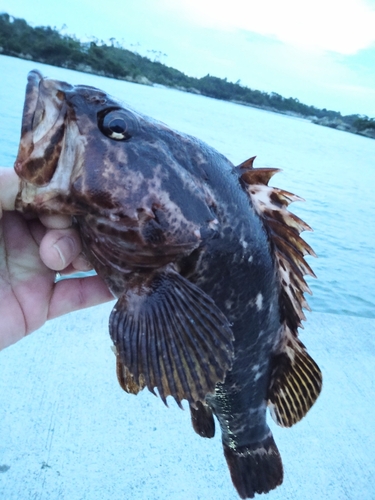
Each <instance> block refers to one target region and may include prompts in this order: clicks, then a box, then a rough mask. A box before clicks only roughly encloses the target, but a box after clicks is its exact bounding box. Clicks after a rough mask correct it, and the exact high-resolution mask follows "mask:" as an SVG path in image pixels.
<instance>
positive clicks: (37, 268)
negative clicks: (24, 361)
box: [0, 167, 113, 350]
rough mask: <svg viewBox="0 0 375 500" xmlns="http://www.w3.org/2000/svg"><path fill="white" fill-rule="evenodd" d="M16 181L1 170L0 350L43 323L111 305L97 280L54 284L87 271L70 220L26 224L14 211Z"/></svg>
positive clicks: (52, 218)
mask: <svg viewBox="0 0 375 500" xmlns="http://www.w3.org/2000/svg"><path fill="white" fill-rule="evenodd" d="M18 187H19V179H18V177H17V175H16V173H15V172H14V171H13V169H10V168H2V167H0V350H1V349H4V348H5V347H7V346H9V345H11V344H13V343H15V342H17V341H18V340H20V339H21V338H23V337H24V336H26V335H27V334H29V333H31V332H32V331H34V330H37V329H38V328H40V327H41V326H42V325H43V324H44V323H45V322H46V321H47V320H49V319H53V318H56V317H57V316H60V315H62V314H66V313H68V312H71V311H74V310H77V309H83V308H85V307H90V306H94V305H97V304H101V303H103V302H107V301H109V300H112V299H113V296H112V294H111V293H110V291H109V290H108V287H107V286H106V285H105V283H104V282H103V280H101V278H99V276H89V277H84V278H74V279H66V280H62V281H59V282H57V283H55V277H56V272H60V273H61V274H69V273H71V272H74V271H87V270H89V269H90V268H91V267H90V265H89V264H88V262H87V261H86V260H85V258H84V257H83V256H82V254H81V250H82V247H81V240H80V237H79V234H78V232H77V231H76V230H75V229H74V228H72V227H71V218H70V217H66V216H46V217H42V218H41V219H40V220H39V219H32V220H27V219H26V218H25V217H23V215H22V214H19V213H17V212H15V211H14V204H15V199H16V196H17V192H18Z"/></svg>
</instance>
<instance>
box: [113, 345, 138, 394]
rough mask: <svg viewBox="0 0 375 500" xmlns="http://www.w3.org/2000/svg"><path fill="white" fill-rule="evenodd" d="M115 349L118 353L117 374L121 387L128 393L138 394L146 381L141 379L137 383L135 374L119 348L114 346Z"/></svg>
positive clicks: (116, 353)
mask: <svg viewBox="0 0 375 500" xmlns="http://www.w3.org/2000/svg"><path fill="white" fill-rule="evenodd" d="M113 350H114V353H115V355H116V375H117V380H118V383H119V384H120V387H121V388H122V389H123V390H124V391H125V392H127V393H128V394H135V395H136V394H138V393H139V392H140V391H141V390H142V389H144V387H145V383H144V381H143V380H140V383H139V384H136V383H135V380H134V377H133V375H132V374H131V373H130V372H129V370H128V369H127V368H126V366H125V365H124V363H123V362H122V360H121V358H120V355H119V353H118V352H117V349H116V348H115V347H114V349H113Z"/></svg>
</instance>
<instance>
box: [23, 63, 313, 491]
mask: <svg viewBox="0 0 375 500" xmlns="http://www.w3.org/2000/svg"><path fill="white" fill-rule="evenodd" d="M240 167H241V168H242V169H245V170H246V169H248V168H249V169H252V162H251V165H247V164H246V165H245V164H243V165H242V166H240ZM240 167H238V168H236V167H234V166H233V164H232V163H230V161H229V160H227V159H226V158H225V157H224V156H223V155H221V154H220V153H218V152H217V151H215V150H214V149H212V148H211V147H209V146H207V145H206V144H204V143H202V142H201V141H199V140H198V139H195V138H193V137H190V136H188V135H185V134H182V133H178V132H176V131H173V130H171V129H169V128H168V127H167V126H166V125H164V124H162V123H160V122H157V121H155V120H153V119H151V118H149V117H145V116H143V115H141V114H139V113H136V112H134V111H132V110H131V109H129V108H128V107H124V106H123V105H122V104H121V103H119V102H118V101H116V100H115V99H113V98H111V97H110V96H108V95H107V94H105V93H104V92H102V91H100V90H97V89H94V88H92V87H88V86H71V85H69V84H67V83H65V82H59V81H55V80H49V79H44V78H43V77H42V75H41V74H40V73H39V72H37V71H33V72H31V73H30V74H29V83H28V86H27V91H26V101H25V108H24V115H23V123H22V134H21V142H20V148H19V154H18V157H17V160H16V163H15V170H16V172H17V173H18V175H19V176H20V177H21V179H22V183H21V190H20V193H19V196H18V201H17V207H18V209H19V210H22V211H24V212H27V211H30V212H33V213H36V214H38V215H41V214H56V213H57V214H69V215H72V216H73V217H74V220H75V221H76V223H77V226H78V228H79V230H80V233H81V236H82V240H83V244H84V248H85V253H86V255H87V257H88V259H89V260H90V261H91V263H92V264H93V266H94V267H95V269H96V271H97V273H98V274H99V275H100V276H102V278H103V279H104V280H105V281H106V282H107V284H108V286H109V287H110V289H111V290H112V292H113V293H114V295H115V296H116V297H118V299H119V300H118V303H117V305H116V307H115V309H114V311H113V312H112V315H111V320H110V333H111V337H112V339H113V341H114V343H115V346H116V349H115V352H116V360H117V374H118V378H119V382H120V385H121V386H122V387H123V388H124V390H126V391H127V392H131V393H134V394H135V393H137V392H139V390H141V389H142V388H143V387H145V386H147V387H148V388H149V389H150V390H151V391H154V388H155V387H157V388H158V390H159V394H160V396H161V397H162V399H163V400H164V401H166V397H167V396H168V395H169V394H171V395H173V396H174V398H175V399H176V401H177V403H178V404H181V400H182V399H188V401H189V403H190V407H191V413H192V423H193V426H194V429H195V430H196V432H198V433H199V434H200V435H201V436H204V437H212V436H213V434H214V421H213V417H212V413H214V414H215V415H216V417H217V419H218V421H219V424H220V427H221V431H222V440H223V446H224V453H225V457H226V459H227V462H228V466H229V469H230V472H231V476H232V480H233V483H234V485H235V487H236V488H237V491H238V493H239V495H240V496H241V498H252V497H253V496H254V494H255V493H265V492H268V491H269V490H271V489H273V488H275V487H276V486H278V485H279V484H281V482H282V477H283V469H282V463H281V458H280V455H279V452H278V450H277V447H276V445H275V443H274V440H273V437H272V434H271V432H270V429H269V427H268V426H267V422H266V409H267V405H270V407H271V410H272V411H273V415H276V417H274V418H275V419H276V420H277V421H278V423H279V424H280V425H286V426H287V425H292V423H294V421H297V420H298V419H300V418H302V416H303V415H304V414H305V413H306V411H307V410H308V409H309V407H310V406H311V404H312V403H313V402H314V401H315V399H316V397H317V394H318V393H319V391H320V386H321V379H319V375H316V373H320V372H319V370H318V368H317V367H316V368H315V366H316V365H315V364H314V362H313V361H312V360H311V362H310V365H311V366H313V368H312V369H311V371H312V372H314V373H313V375H311V377H310V375H307V376H306V377H307V382H305V379H304V376H301V377H300V375H298V376H295V378H294V379H293V377H292V378H291V377H290V373H292V374H294V375H295V371H293V370H294V365H293V362H294V355H290V352H294V351H293V349H294V347H293V346H294V342H297V341H296V340H295V338H296V335H297V333H296V331H297V328H298V326H299V325H298V324H295V321H294V323H293V322H292V323H293V324H292V323H291V322H290V321H289V323H288V317H289V316H288V314H289V313H288V312H285V311H287V309H286V308H285V307H284V302H283V300H287V298H286V299H283V297H284V296H285V297H286V294H284V296H283V294H282V290H283V286H287V284H285V285H282V284H281V281H283V282H285V280H284V276H287V271H288V269H286V270H285V271H283V273H284V274H283V275H282V276H283V277H282V279H281V277H280V276H281V274H280V269H278V262H279V260H280V259H279V260H277V258H276V257H275V255H276V254H275V248H276V247H275V245H274V243H273V239H272V238H273V236H272V234H273V233H272V234H271V229H270V228H271V226H269V225H268V224H267V222H266V218H267V217H266V216H267V214H268V215H269V213H273V212H275V214H276V212H277V208H276V209H274V208H273V207H271V209H270V210H269V212H267V211H265V215H264V217H263V208H262V207H263V205H262V203H263V202H262V203H260V204H257V198H254V196H257V195H256V194H254V192H255V191H256V190H255V191H251V192H250V191H249V189H250V188H248V187H247V184H246V182H247V181H248V182H249V183H250V184H249V185H250V187H251V183H252V182H253V181H252V180H250V181H249V180H248V179H249V178H250V177H251V175H252V176H253V177H254V173H253V172H256V170H254V171H252V172H250V174H247V173H246V172H245V174H242V173H241V172H242V170H241V171H240V170H239V168H240ZM259 172H260V173H259V175H258V174H257V175H256V182H257V183H258V181H259V180H260V181H262V179H263V178H264V175H265V174H264V173H262V172H263V171H261V169H259ZM241 175H242V177H241ZM246 175H247V177H246ZM249 175H250V177H249ZM260 181H259V182H260ZM241 183H242V184H241ZM264 184H265V183H264ZM262 189H263V191H265V190H267V189H268V188H262ZM258 191H259V189H258ZM263 191H262V192H263ZM271 194H272V193H271ZM258 198H259V197H258ZM270 198H271V199H272V200H274V199H275V197H274V196H271V197H270ZM276 198H277V196H276ZM253 200H255V204H254V203H253ZM277 200H278V199H276V203H278V201H277ZM266 205H267V203H265V206H266ZM279 205H280V203H279ZM266 208H267V206H266ZM271 216H272V215H271ZM283 217H284V215H283ZM284 218H285V220H286V221H287V220H288V216H285V217H284ZM279 219H280V217H279ZM282 227H284V226H282ZM276 229H277V228H276ZM283 231H284V230H282V232H283ZM288 231H289V233H288V234H291V231H296V234H295V233H294V232H293V238H294V240H296V238H298V233H299V232H300V229H298V231H297V230H295V229H292V230H288ZM284 232H285V231H284ZM287 237H288V235H287V236H286V238H287ZM275 241H276V240H275ZM302 241H303V240H302ZM293 248H294V247H293ZM300 253H301V255H302V254H303V255H304V254H305V253H311V252H300ZM286 254H287V256H286V257H285V259H286V261H287V262H289V261H288V259H289V260H290V261H292V260H293V258H289V257H290V256H289V254H288V249H287V250H286ZM291 255H292V257H293V256H294V253H292V254H291ZM301 259H302V257H301ZM283 265H284V264H283ZM293 265H294V264H293V262H291V264H290V266H291V267H293ZM288 266H289V264H288V265H287V267H288ZM301 273H302V271H301ZM292 274H293V273H292ZM297 274H298V273H297ZM302 274H303V273H302ZM297 278H298V283H302V282H303V283H304V281H303V280H302V278H300V277H299V274H298V276H297ZM297 278H296V279H297ZM301 286H302V285H301ZM306 286H307V285H306ZM303 291H305V290H303ZM293 293H294V292H293ZM289 295H290V293H289ZM302 295H303V293H302V292H301V296H302ZM296 300H297V299H296ZM303 305H304V304H303ZM290 307H291V306H290V305H289V309H290ZM296 307H297V306H296ZM301 307H302V306H301ZM298 310H299V309H298ZM171 325H172V326H171ZM288 328H289V329H288ZM185 330H186V331H185ZM286 331H287V332H291V333H290V338H289V337H288V339H287V335H286V333H285V332H286ZM288 335H289V334H288ZM129 339H130V340H129ZM131 339H133V340H131ZM155 339H156V340H155ZM298 342H299V341H298ZM290 345H292V347H291V348H289V347H290ZM298 345H299V346H302V344H298ZM288 349H289V350H288ZM300 349H301V352H302V354H301V360H302V361H301V363H300V364H298V366H297V371H298V370H300V368H301V366H302V367H304V366H305V364H304V363H305V361H304V360H305V355H306V356H308V355H307V354H306V353H305V351H304V346H302V347H300ZM289 355H290V357H289V358H288V356H289ZM167 358H168V359H167ZM166 359H167V360H166ZM285 359H286V363H284V364H283V365H282V364H281V362H280V363H279V360H284V361H285ZM309 359H311V358H309ZM284 361H283V362H284ZM288 363H289V364H288ZM284 365H285V366H287V367H288V368H287V371H285V370H284V368H283V366H284ZM289 365H290V366H289ZM310 365H309V366H310ZM309 369H310V368H309ZM303 370H304V368H302V371H303ZM314 370H316V373H315V371H314ZM305 371H308V370H305ZM298 373H299V372H298ZM309 373H310V372H309ZM315 376H316V377H317V379H319V380H318V382H317V383H316V391H315V392H316V393H317V394H315V392H314V391H313V392H314V394H313V396H311V401H312V402H310V403H309V404H308V405H306V409H303V410H300V409H299V412H298V411H297V410H296V411H294V410H291V409H290V408H291V406H292V405H293V404H294V396H293V397H292V398H289V399H287V400H286V401H285V400H284V399H283V397H282V396H280V393H281V394H283V393H282V391H280V387H283V384H284V378H285V380H292V381H293V380H295V379H297V378H298V377H299V378H298V380H299V381H300V380H302V382H301V383H300V382H298V383H296V384H295V386H296V387H297V386H308V385H309V383H310V378H314V377H315ZM316 377H315V378H316ZM293 383H294V382H293ZM293 387H294V386H293ZM293 390H294V389H293ZM297 392H298V391H297ZM306 392H311V391H310V389H309V388H307V389H306V387H303V388H302V389H301V400H303V401H304V396H305V393H306ZM297 399H298V398H297ZM296 404H297V403H296ZM298 404H299V403H298ZM298 404H297V406H298ZM293 408H294V407H293ZM292 413H295V414H297V413H298V417H295V416H294V417H293V418H292V416H291V414H292Z"/></svg>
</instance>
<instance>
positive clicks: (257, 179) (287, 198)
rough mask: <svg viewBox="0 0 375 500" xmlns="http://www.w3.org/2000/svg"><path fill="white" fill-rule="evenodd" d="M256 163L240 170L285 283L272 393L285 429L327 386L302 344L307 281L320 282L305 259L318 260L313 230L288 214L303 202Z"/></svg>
mask: <svg viewBox="0 0 375 500" xmlns="http://www.w3.org/2000/svg"><path fill="white" fill-rule="evenodd" d="M253 161H254V158H250V160H247V161H246V162H244V163H242V164H241V165H239V167H237V172H238V173H239V176H240V182H241V185H242V187H243V188H244V189H245V191H246V192H247V193H248V194H249V196H250V198H251V201H252V205H253V207H254V209H255V211H256V212H257V214H258V215H259V217H260V218H261V219H262V221H263V224H264V227H265V229H266V231H267V234H268V237H269V239H270V241H271V244H272V248H273V251H274V257H275V261H276V265H277V274H278V277H279V282H280V295H279V306H280V315H281V322H282V328H281V335H280V344H279V346H278V348H277V350H276V352H275V358H274V367H273V372H272V378H271V384H270V388H269V406H270V410H271V414H272V417H273V418H274V420H275V421H276V423H278V424H279V425H282V426H287V427H288V426H291V425H293V424H294V423H295V422H297V421H298V420H300V419H301V418H302V417H303V416H304V415H306V413H307V412H308V410H309V409H310V408H311V406H312V405H313V404H314V402H315V401H316V399H317V397H318V395H319V393H320V390H321V386H322V375H321V372H320V370H319V368H318V366H317V365H316V363H315V362H314V361H313V359H312V358H311V357H310V356H309V355H308V354H307V352H306V349H305V347H304V346H303V344H302V343H301V342H300V341H299V340H298V328H299V327H302V321H303V320H305V319H306V317H305V315H304V313H303V309H308V310H310V308H309V306H308V304H307V301H306V299H305V297H304V293H305V292H307V293H310V294H311V291H310V289H309V287H308V285H307V283H306V281H305V279H304V276H305V275H310V276H313V277H315V274H314V272H313V271H312V269H311V267H310V266H309V265H308V264H307V262H306V261H305V259H304V257H305V255H312V256H316V255H315V252H314V251H313V249H312V248H311V247H310V245H308V244H307V243H306V242H305V241H304V240H303V239H302V238H301V237H300V233H301V232H302V231H311V230H312V229H311V228H310V227H309V226H308V225H307V224H306V223H305V222H304V221H303V220H301V219H300V218H299V217H297V216H296V215H294V214H292V213H291V212H289V210H288V206H289V205H290V203H292V202H294V201H302V198H300V197H298V196H296V195H294V194H293V193H289V192H288V191H283V190H281V189H277V188H273V187H270V186H268V182H269V180H270V179H271V177H272V176H273V175H274V174H275V173H277V172H279V171H280V170H279V169H275V168H258V169H254V168H253Z"/></svg>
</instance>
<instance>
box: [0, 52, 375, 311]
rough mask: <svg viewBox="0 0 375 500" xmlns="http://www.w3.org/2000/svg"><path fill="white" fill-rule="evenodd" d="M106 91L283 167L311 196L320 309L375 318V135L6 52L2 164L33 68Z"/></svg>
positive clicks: (307, 215)
mask: <svg viewBox="0 0 375 500" xmlns="http://www.w3.org/2000/svg"><path fill="white" fill-rule="evenodd" d="M34 68H38V69H39V70H40V71H41V72H42V73H43V74H44V75H46V76H49V77H51V78H55V79H62V80H66V81H68V82H69V83H72V84H79V83H81V84H87V85H93V86H95V87H99V88H101V89H103V90H105V91H107V92H109V93H110V94H112V95H114V96H117V97H120V98H122V99H123V100H124V101H125V102H127V103H129V104H130V105H131V106H132V107H133V108H135V109H137V110H139V111H141V112H143V113H145V114H148V115H150V116H153V117H154V118H157V119H159V120H161V121H164V122H165V123H167V124H168V125H170V126H171V127H173V128H176V129H178V130H181V131H183V132H187V133H189V134H192V135H195V136H197V137H199V138H200V139H202V140H204V141H206V142H207V143H208V144H210V145H211V146H213V147H215V148H216V149H218V150H219V151H220V152H221V153H223V154H225V155H226V156H227V157H228V158H229V159H230V160H231V161H232V162H233V163H235V164H236V163H241V162H242V161H243V160H245V159H247V158H249V157H250V156H254V155H257V161H256V166H258V167H260V166H265V167H277V168H282V169H283V172H282V173H281V174H278V175H277V176H276V177H274V179H273V182H271V184H273V185H276V186H278V187H281V188H283V189H286V190H289V191H292V192H294V193H296V194H298V195H300V196H302V197H303V198H305V199H306V203H299V204H297V203H295V204H294V205H293V206H292V209H293V211H294V212H295V213H297V214H298V215H299V216H300V217H302V218H303V219H304V220H306V222H307V223H308V224H309V225H310V226H312V227H313V228H314V232H313V233H304V236H305V239H306V240H307V241H308V242H309V244H310V245H312V246H313V248H314V249H315V251H316V253H317V254H318V259H313V258H310V259H309V263H310V265H311V266H312V267H313V269H314V271H315V273H316V274H317V276H318V280H309V284H310V287H311V289H312V291H313V297H310V298H309V303H310V305H311V307H312V309H313V310H315V311H322V312H331V313H337V314H350V315H358V316H367V317H375V252H374V247H375V223H374V216H375V196H374V188H375V140H373V139H367V138H364V137H360V136H355V135H352V134H348V133H345V132H340V131H336V130H332V129H329V128H325V127H320V126H317V125H313V124H311V123H309V122H308V121H305V120H300V119H297V118H292V117H287V116H282V115H277V114H274V113H269V112H267V111H261V110H257V109H252V108H249V107H244V106H239V105H236V104H232V103H228V102H222V101H217V100H214V99H209V98H206V97H201V96H196V95H192V94H186V93H183V92H179V91H175V90H170V89H165V88H156V87H146V86H142V85H135V84H131V83H127V82H121V81H117V80H111V79H108V78H103V77H98V76H93V75H87V74H83V73H79V72H75V71H71V70H66V69H61V68H55V67H52V66H47V65H44V64H39V63H34V62H30V61H23V60H19V59H14V58H10V57H5V56H0V73H1V75H2V77H1V80H0V116H1V124H0V164H1V165H5V166H9V167H11V166H12V165H13V162H14V160H15V157H16V154H17V149H18V141H19V134H20V123H21V113H22V107H23V100H24V92H25V85H26V75H27V73H28V71H29V70H31V69H34Z"/></svg>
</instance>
